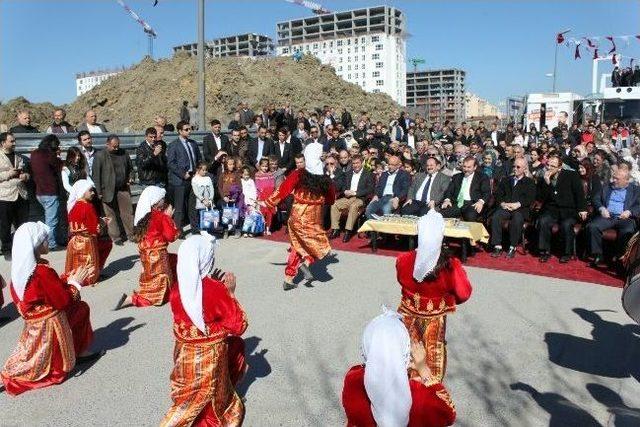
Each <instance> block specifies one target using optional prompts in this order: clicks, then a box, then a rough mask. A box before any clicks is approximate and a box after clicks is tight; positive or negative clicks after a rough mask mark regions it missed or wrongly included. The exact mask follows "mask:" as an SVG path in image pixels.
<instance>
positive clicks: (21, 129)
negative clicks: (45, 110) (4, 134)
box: [9, 110, 40, 133]
mask: <svg viewBox="0 0 640 427" xmlns="http://www.w3.org/2000/svg"><path fill="white" fill-rule="evenodd" d="M16 118H17V119H18V124H17V125H16V126H13V127H12V128H11V129H9V132H11V133H38V132H40V131H39V130H38V128H37V127H35V126H31V112H30V111H29V110H21V111H18V114H17V116H16Z"/></svg>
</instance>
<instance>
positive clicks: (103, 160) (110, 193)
mask: <svg viewBox="0 0 640 427" xmlns="http://www.w3.org/2000/svg"><path fill="white" fill-rule="evenodd" d="M105 147H106V149H105V150H101V151H98V152H97V153H96V156H95V159H94V161H93V170H92V178H93V182H94V183H95V188H96V193H97V195H98V198H99V199H100V202H102V208H103V209H104V213H105V215H106V216H107V218H110V221H109V222H108V223H107V231H108V232H109V237H111V240H113V242H114V243H115V244H116V245H122V242H123V240H124V239H123V238H122V233H121V230H120V226H119V225H118V218H120V220H121V222H122V225H123V226H124V231H125V233H126V234H127V238H128V239H129V240H131V239H132V237H133V206H132V204H131V190H130V187H129V185H130V184H131V181H133V164H132V163H131V158H129V155H128V154H127V152H126V151H124V150H121V149H120V139H119V138H118V137H117V136H116V135H109V136H108V137H107V142H106V145H105Z"/></svg>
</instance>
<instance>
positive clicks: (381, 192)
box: [365, 155, 411, 219]
mask: <svg viewBox="0 0 640 427" xmlns="http://www.w3.org/2000/svg"><path fill="white" fill-rule="evenodd" d="M401 165H402V161H401V160H400V157H398V156H396V155H392V156H390V157H389V164H388V170H387V171H386V172H384V173H383V174H382V175H381V176H380V180H379V181H378V185H377V186H376V193H375V195H374V196H373V198H372V199H371V202H370V203H369V205H367V209H366V210H365V216H366V217H367V219H371V218H373V217H374V216H375V215H387V214H390V213H391V212H393V211H395V210H397V209H398V208H399V207H400V206H402V203H403V202H404V200H405V199H406V198H407V193H408V192H409V186H410V185H411V177H410V176H409V174H408V173H407V172H406V171H405V170H404V169H402V168H401V167H400V166H401Z"/></svg>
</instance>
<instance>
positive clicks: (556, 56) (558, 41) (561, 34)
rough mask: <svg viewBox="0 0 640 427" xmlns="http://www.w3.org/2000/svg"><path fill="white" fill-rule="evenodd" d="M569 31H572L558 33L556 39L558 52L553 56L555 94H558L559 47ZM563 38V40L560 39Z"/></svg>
mask: <svg viewBox="0 0 640 427" xmlns="http://www.w3.org/2000/svg"><path fill="white" fill-rule="evenodd" d="M569 31H571V29H568V30H564V31H561V32H560V33H558V36H557V37H558V38H556V43H555V45H556V51H555V54H554V56H553V90H552V92H553V93H556V76H557V75H558V45H559V44H560V43H561V42H562V41H564V37H563V36H564V35H565V34H567V33H568V32H569ZM560 38H562V39H560Z"/></svg>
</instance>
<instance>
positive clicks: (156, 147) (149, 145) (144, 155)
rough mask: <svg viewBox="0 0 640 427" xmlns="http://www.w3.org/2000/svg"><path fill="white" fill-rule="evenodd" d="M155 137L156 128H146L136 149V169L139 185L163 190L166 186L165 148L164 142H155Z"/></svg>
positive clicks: (156, 133) (156, 134)
mask: <svg viewBox="0 0 640 427" xmlns="http://www.w3.org/2000/svg"><path fill="white" fill-rule="evenodd" d="M157 136H158V131H157V130H156V128H154V127H153V128H147V130H146V131H145V133H144V141H142V142H141V143H140V145H139V146H138V148H136V167H137V168H138V181H139V182H140V184H141V185H143V186H145V187H147V186H149V185H154V186H156V187H161V188H164V187H166V185H167V157H166V151H167V147H166V146H165V145H164V141H157Z"/></svg>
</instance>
